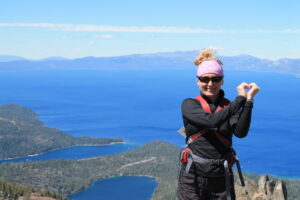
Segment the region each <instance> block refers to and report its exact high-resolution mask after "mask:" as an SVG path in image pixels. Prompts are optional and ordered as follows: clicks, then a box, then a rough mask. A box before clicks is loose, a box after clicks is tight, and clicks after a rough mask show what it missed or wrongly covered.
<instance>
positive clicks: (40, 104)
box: [0, 70, 300, 192]
mask: <svg viewBox="0 0 300 200" xmlns="http://www.w3.org/2000/svg"><path fill="white" fill-rule="evenodd" d="M195 81H196V80H195V72H194V71H192V70H172V71H168V70H153V71H151V70H147V71H146V70H143V71H138V70H103V71H101V70H99V71H92V70H89V71H82V70H80V71H79V70H73V71H71V70H68V71H67V70H66V71H64V70H57V71H55V70H53V71H24V72H0V91H1V98H0V104H5V103H17V104H21V105H23V106H26V107H29V108H31V109H33V110H34V111H36V112H38V113H39V114H40V119H41V120H42V121H43V122H44V123H45V124H46V125H47V126H50V127H55V128H58V129H61V130H64V131H65V132H67V133H69V134H71V135H74V136H90V137H116V138H123V139H124V140H125V141H127V142H129V143H130V144H133V146H134V145H136V146H139V145H142V144H144V143H146V142H150V141H153V140H157V139H160V140H165V141H168V142H170V143H173V144H175V145H178V146H181V147H182V146H184V139H183V138H182V137H181V136H180V135H179V134H177V132H176V130H177V129H178V128H180V127H181V126H182V120H181V113H180V105H181V101H182V100H183V99H184V98H186V97H195V96H197V95H198V88H197V85H196V84H195ZM243 81H246V82H252V81H255V82H257V83H258V85H259V86H260V87H261V91H260V93H259V94H258V95H257V97H256V98H255V105H254V109H253V118H252V124H251V129H250V131H249V134H248V136H247V137H246V138H244V139H235V148H236V150H237V152H238V154H239V158H240V160H241V164H242V168H243V170H244V171H246V172H253V173H260V174H261V173H269V174H273V175H277V176H283V177H293V178H300V167H299V166H300V156H299V155H300V134H299V129H300V125H299V121H300V115H299V111H300V108H299V97H300V94H299V91H300V79H299V78H296V77H294V76H291V75H283V74H275V73H258V72H237V71H228V72H226V77H225V83H224V86H223V89H224V90H225V92H226V96H227V97H228V98H229V99H233V98H234V97H235V96H236V94H237V93H236V86H237V85H238V84H240V83H241V82H243ZM72 148H75V149H76V151H73V152H77V153H79V154H81V153H82V154H83V155H81V156H78V155H76V156H74V155H72V156H70V155H68V153H67V152H68V149H62V150H58V151H54V152H49V153H48V154H45V155H41V157H42V160H45V159H46V160H47V159H56V158H58V159H65V158H67V159H70V158H71V159H72V158H84V157H92V156H96V155H103V154H106V153H117V152H121V151H126V150H127V149H130V148H131V147H128V146H126V145H124V146H113V147H108V146H102V147H99V146H92V147H72ZM72 148H71V149H70V150H71V151H72V150H73V149H72ZM98 148H99V149H98ZM106 148H108V149H106ZM110 148H112V149H110ZM88 149H89V150H88ZM84 152H86V153H84ZM53 154H54V155H53ZM25 159H33V160H35V159H37V160H38V159H40V158H38V157H37V158H34V157H30V158H25ZM152 192H153V190H152Z"/></svg>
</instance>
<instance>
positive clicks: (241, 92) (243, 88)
mask: <svg viewBox="0 0 300 200" xmlns="http://www.w3.org/2000/svg"><path fill="white" fill-rule="evenodd" d="M246 89H249V85H248V83H246V82H243V83H241V84H240V85H239V86H237V92H238V94H239V95H240V96H243V97H246V98H248V94H247V92H246Z"/></svg>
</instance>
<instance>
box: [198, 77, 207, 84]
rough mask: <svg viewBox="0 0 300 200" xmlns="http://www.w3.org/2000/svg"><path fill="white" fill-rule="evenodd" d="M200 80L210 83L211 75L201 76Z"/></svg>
mask: <svg viewBox="0 0 300 200" xmlns="http://www.w3.org/2000/svg"><path fill="white" fill-rule="evenodd" d="M199 81H200V82H202V83H208V82H209V81H210V78H209V77H199Z"/></svg>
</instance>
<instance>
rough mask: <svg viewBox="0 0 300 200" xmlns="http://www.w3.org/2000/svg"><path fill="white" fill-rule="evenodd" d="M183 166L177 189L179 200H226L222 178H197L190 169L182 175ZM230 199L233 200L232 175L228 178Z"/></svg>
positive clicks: (224, 182)
mask: <svg viewBox="0 0 300 200" xmlns="http://www.w3.org/2000/svg"><path fill="white" fill-rule="evenodd" d="M184 170H185V166H184V165H183V166H182V168H181V170H180V174H179V182H178V188H177V197H178V199H179V200H226V195H227V194H226V181H225V176H222V177H204V176H197V175H196V174H195V173H194V170H193V169H191V170H190V172H189V173H188V174H185V173H184ZM230 182H231V183H230V187H231V188H230V192H231V199H232V200H235V192H234V181H233V175H232V173H231V176H230Z"/></svg>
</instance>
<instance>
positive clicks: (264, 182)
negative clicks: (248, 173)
mask: <svg viewBox="0 0 300 200" xmlns="http://www.w3.org/2000/svg"><path fill="white" fill-rule="evenodd" d="M245 183H246V186H245V187H242V186H241V185H240V184H238V183H237V184H236V185H235V189H236V196H237V200H286V199H287V190H286V185H285V182H284V181H282V180H275V179H270V178H269V176H268V175H263V176H261V177H260V178H259V180H258V182H255V181H254V180H251V179H249V178H245Z"/></svg>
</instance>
